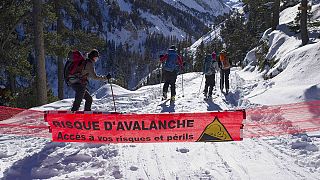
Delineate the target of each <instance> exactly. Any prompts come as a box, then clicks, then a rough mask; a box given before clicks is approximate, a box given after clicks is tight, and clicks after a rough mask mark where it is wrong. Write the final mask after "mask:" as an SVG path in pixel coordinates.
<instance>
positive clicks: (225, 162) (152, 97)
mask: <svg viewBox="0 0 320 180" xmlns="http://www.w3.org/2000/svg"><path fill="white" fill-rule="evenodd" d="M181 78H182V76H181V75H180V76H179V77H178V79H177V83H176V84H177V99H176V101H175V103H174V104H170V103H169V102H167V103H166V104H164V105H162V106H159V103H160V102H161V96H160V94H161V92H162V90H160V85H154V86H148V87H144V88H142V89H140V90H138V91H135V92H128V93H127V94H126V93H124V94H120V95H116V106H117V111H120V112H133V113H136V112H139V113H160V112H172V111H175V112H191V111H192V112H197V111H202V112H203V111H217V110H227V109H234V108H238V107H239V105H246V104H247V103H250V102H248V101H245V100H243V99H241V98H242V97H243V96H244V95H246V94H247V92H248V91H249V89H251V88H252V86H254V82H251V83H252V84H250V82H244V81H243V80H242V79H240V77H239V76H237V74H236V72H235V71H232V72H231V77H230V79H231V83H230V84H231V92H230V94H228V95H226V96H225V95H224V94H222V93H221V92H220V90H219V89H220V88H219V84H217V87H216V89H215V92H214V97H215V98H214V99H212V100H208V101H204V100H203V95H202V90H203V88H204V81H205V80H203V83H202V87H201V89H200V83H201V78H202V75H201V74H200V73H188V74H184V83H185V84H184V88H185V89H184V94H185V96H184V97H182V87H181V83H180V82H181ZM162 85H163V84H162ZM162 85H161V87H162ZM199 89H200V94H199ZM115 94H116V92H115ZM168 97H170V94H169V93H168ZM71 102H72V101H66V100H65V101H64V102H63V103H65V104H66V106H64V107H67V106H68V105H67V104H69V105H70V104H71ZM50 107H51V108H56V107H55V106H54V105H47V108H50ZM93 108H95V110H105V111H113V110H114V107H113V103H112V98H111V97H110V96H106V97H104V98H102V99H99V100H95V101H94V104H93ZM289 143H290V142H286V139H285V137H284V138H281V137H265V138H255V139H244V140H243V141H241V142H225V143H162V144H160V143H159V144H139V143H137V144H113V145H104V144H85V143H83V144H82V143H52V142H50V141H49V140H47V139H41V138H29V137H11V136H0V147H1V150H0V159H1V161H0V165H1V166H0V167H1V169H0V178H1V177H2V178H3V179H34V178H38V179H45V178H52V179H79V178H81V177H84V178H86V179H270V178H271V179H319V177H320V172H319V168H318V169H317V168H316V169H315V170H313V172H310V170H308V169H307V167H305V166H303V165H302V166H300V165H299V164H298V162H301V163H303V161H301V160H300V161H299V160H298V159H297V156H296V153H297V152H294V151H293V150H292V151H286V150H285V149H287V148H290V144H289ZM316 163H317V162H316ZM319 166H320V165H319ZM264 168H266V169H267V170H268V172H265V171H261V169H262V170H263V169H264Z"/></svg>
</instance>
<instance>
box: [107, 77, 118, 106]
mask: <svg viewBox="0 0 320 180" xmlns="http://www.w3.org/2000/svg"><path fill="white" fill-rule="evenodd" d="M108 83H109V84H110V87H111V94H112V100H113V105H114V112H117V108H116V101H115V100H114V94H113V89H112V83H110V80H109V79H108Z"/></svg>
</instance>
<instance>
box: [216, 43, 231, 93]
mask: <svg viewBox="0 0 320 180" xmlns="http://www.w3.org/2000/svg"><path fill="white" fill-rule="evenodd" d="M218 64H219V67H220V69H221V71H220V90H221V92H223V88H224V85H225V88H226V94H228V93H229V75H230V68H231V65H230V62H229V60H228V58H227V56H226V50H224V49H223V50H222V51H221V53H220V56H219V61H218Z"/></svg>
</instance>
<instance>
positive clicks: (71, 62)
mask: <svg viewBox="0 0 320 180" xmlns="http://www.w3.org/2000/svg"><path fill="white" fill-rule="evenodd" d="M85 66H86V60H85V58H84V57H83V56H82V54H81V52H80V51H78V50H73V51H70V52H69V54H68V60H67V62H66V63H65V65H64V81H65V82H66V84H67V85H68V86H70V85H71V84H75V83H83V80H84V78H83V77H82V71H83V70H84V69H85Z"/></svg>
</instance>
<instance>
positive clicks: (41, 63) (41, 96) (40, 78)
mask: <svg viewBox="0 0 320 180" xmlns="http://www.w3.org/2000/svg"><path fill="white" fill-rule="evenodd" d="M41 11H42V0H33V22H34V45H35V47H34V48H35V58H36V62H37V70H36V78H37V104H38V105H43V104H46V103H47V99H48V98H47V76H46V65H45V54H44V39H43V19H42V13H41Z"/></svg>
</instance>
